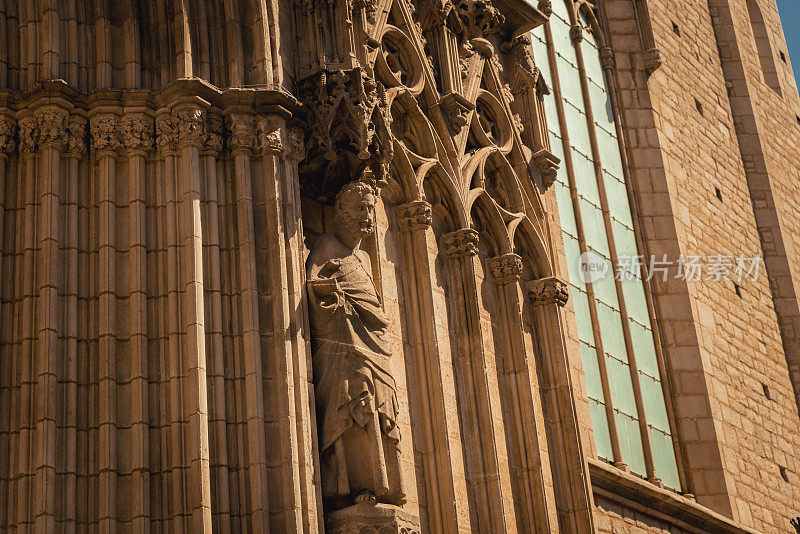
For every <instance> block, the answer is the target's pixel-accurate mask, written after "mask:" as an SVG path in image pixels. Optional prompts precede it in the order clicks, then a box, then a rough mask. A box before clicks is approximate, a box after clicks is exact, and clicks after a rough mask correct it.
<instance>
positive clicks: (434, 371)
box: [395, 200, 468, 532]
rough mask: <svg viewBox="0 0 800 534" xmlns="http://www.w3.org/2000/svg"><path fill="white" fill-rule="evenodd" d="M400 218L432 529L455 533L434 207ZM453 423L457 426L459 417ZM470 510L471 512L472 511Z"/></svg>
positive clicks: (403, 207)
mask: <svg viewBox="0 0 800 534" xmlns="http://www.w3.org/2000/svg"><path fill="white" fill-rule="evenodd" d="M395 217H396V219H397V227H398V229H400V230H401V231H402V246H403V251H402V258H403V260H404V264H403V266H404V271H405V273H406V276H404V277H403V286H404V288H405V299H406V305H405V309H406V311H407V319H406V322H407V324H408V325H409V329H410V332H409V335H408V339H409V343H410V345H411V347H412V354H413V358H414V360H413V361H414V363H413V365H414V371H415V375H416V377H415V378H416V380H415V382H416V387H415V393H416V395H415V396H416V397H417V398H418V400H417V403H416V406H418V408H417V409H418V410H419V414H418V415H419V417H416V416H415V414H414V406H415V404H414V401H413V400H411V402H410V404H411V408H410V409H411V410H412V417H413V419H414V420H415V421H418V424H419V425H420V427H421V430H422V435H423V436H424V439H423V440H418V441H417V442H416V444H417V446H418V447H419V448H420V449H421V450H422V456H423V460H422V462H423V470H424V472H425V495H426V505H427V508H428V510H427V520H428V528H429V529H431V530H432V531H434V532H455V531H457V530H459V528H458V527H459V525H458V515H457V513H456V509H457V507H458V506H459V505H461V506H463V504H464V503H457V502H456V497H455V489H454V487H453V486H454V484H453V469H452V462H453V461H454V459H453V458H452V457H451V451H450V443H449V438H448V436H449V432H448V420H447V414H446V408H445V402H446V401H445V393H444V380H443V373H442V368H441V358H440V355H439V342H438V339H437V335H436V310H435V309H434V304H433V289H432V286H433V284H432V282H431V265H430V261H429V254H428V250H429V248H430V247H429V246H428V245H429V244H428V237H427V230H428V228H430V226H431V223H432V213H431V206H430V204H428V203H427V202H425V201H424V200H416V201H412V202H409V203H407V204H400V205H398V206H397V207H396V208H395ZM410 393H411V392H409V396H411V394H410ZM450 424H453V422H450ZM454 424H456V425H457V424H458V421H455V422H454ZM465 515H467V516H468V512H467V513H465ZM463 526H464V527H467V525H463Z"/></svg>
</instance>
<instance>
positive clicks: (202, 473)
mask: <svg viewBox="0 0 800 534" xmlns="http://www.w3.org/2000/svg"><path fill="white" fill-rule="evenodd" d="M207 120H208V118H207V111H206V110H205V109H204V108H203V107H201V106H200V105H198V104H195V103H190V102H187V103H181V104H179V105H177V106H176V108H175V109H174V110H172V111H171V112H170V113H169V114H165V115H162V116H160V117H159V118H158V119H157V122H156V129H157V131H158V133H159V136H158V144H159V146H160V147H161V148H162V150H163V152H164V156H165V162H164V165H165V170H166V173H165V179H166V180H167V181H170V182H171V183H167V184H166V188H167V191H168V193H169V195H168V199H167V200H168V202H167V205H168V209H167V216H168V217H169V218H170V219H171V220H173V221H176V222H177V227H176V228H175V227H172V228H170V229H169V232H170V234H171V235H170V238H169V239H168V244H167V245H168V252H167V257H168V263H169V265H168V267H167V269H168V280H169V289H170V300H169V305H170V306H171V311H173V312H174V313H175V314H176V315H177V316H171V317H170V318H169V322H170V323H171V326H170V330H169V331H170V349H171V358H173V361H171V362H170V364H169V369H170V375H171V376H170V382H171V384H172V385H173V387H171V388H170V412H171V417H173V420H177V421H180V422H181V423H180V425H178V426H177V427H176V430H175V432H174V433H173V436H172V438H173V446H175V447H176V450H182V451H183V452H184V454H183V455H182V458H180V460H178V461H177V464H178V465H173V468H177V469H178V471H179V472H188V475H184V476H183V477H179V478H177V479H176V481H175V485H174V487H173V489H174V490H175V491H178V492H180V491H181V490H182V491H184V492H187V493H188V495H186V497H185V498H184V499H185V502H187V503H188V505H189V510H182V511H183V512H184V513H187V512H188V513H190V525H191V530H192V531H193V532H210V531H211V484H210V478H211V474H210V465H209V448H208V407H207V391H206V390H207V379H206V349H205V303H204V294H203V256H202V254H203V251H202V244H203V232H202V224H201V212H200V203H201V200H202V180H201V174H200V172H201V171H200V149H201V147H202V146H203V143H204V142H205V139H206V136H207V135H208V133H207V132H208V125H207ZM170 197H171V198H170ZM173 202H174V208H173V207H171V206H170V204H171V203H173ZM173 217H174V218H173ZM173 269H176V270H177V271H178V272H177V273H173V272H172V270H173ZM173 292H176V293H177V302H176V301H175V297H174V296H172V293H173ZM172 306H174V308H172ZM173 332H174V333H175V334H174V335H173V334H172V333H173ZM173 462H174V461H173ZM179 494H180V493H179Z"/></svg>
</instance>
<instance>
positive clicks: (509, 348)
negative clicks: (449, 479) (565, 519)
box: [486, 253, 557, 534]
mask: <svg viewBox="0 0 800 534" xmlns="http://www.w3.org/2000/svg"><path fill="white" fill-rule="evenodd" d="M486 264H487V267H488V272H489V274H490V276H491V279H492V282H494V284H495V285H496V287H497V297H498V302H497V311H498V312H499V313H500V316H501V317H502V318H503V320H502V321H501V323H502V324H501V328H502V342H503V345H504V346H503V352H504V354H503V357H502V362H503V363H502V369H503V374H502V375H501V376H500V377H499V379H500V382H501V391H502V392H503V393H504V395H505V397H506V403H505V404H506V406H507V407H508V410H509V412H510V413H509V415H510V417H509V419H510V421H509V423H508V426H511V425H513V428H511V429H510V430H511V432H510V434H511V436H513V437H512V439H511V440H509V441H510V442H511V443H512V444H513V445H512V448H511V450H512V451H513V453H512V454H510V456H511V458H512V459H511V461H512V466H513V469H512V471H516V472H518V473H519V476H518V477H513V480H512V483H513V484H515V485H516V487H517V491H518V494H519V499H518V500H519V502H520V503H521V514H520V515H521V518H520V519H521V525H523V526H522V530H524V531H526V532H540V533H542V534H548V533H550V532H555V531H556V530H557V525H556V524H553V525H551V523H550V517H549V515H548V510H554V509H555V502H554V501H553V500H552V497H551V496H549V495H547V493H546V490H545V487H546V483H545V479H544V473H543V471H542V463H543V462H542V456H541V447H540V445H539V435H540V434H539V429H538V428H537V425H536V415H537V412H538V413H539V414H541V413H542V407H541V405H540V403H538V402H536V400H535V399H534V397H533V392H534V385H535V384H536V382H538V379H537V377H536V368H535V367H534V366H531V365H529V355H528V354H526V352H525V340H524V339H523V337H522V333H523V326H522V315H521V309H520V304H521V303H520V299H519V291H518V289H517V288H518V287H519V286H518V283H519V279H520V275H521V274H522V258H520V257H519V256H517V255H516V254H513V253H511V254H504V255H502V256H497V257H495V258H489V259H488V260H487V262H486ZM542 430H544V429H542ZM542 435H544V433H542Z"/></svg>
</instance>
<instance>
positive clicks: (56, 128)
mask: <svg viewBox="0 0 800 534" xmlns="http://www.w3.org/2000/svg"><path fill="white" fill-rule="evenodd" d="M67 117H68V113H67V112H66V111H65V110H63V109H60V108H43V109H41V110H38V111H37V113H36V121H37V123H38V124H39V146H42V147H43V146H52V147H54V148H57V149H59V150H62V149H63V148H64V145H65V144H66V141H67Z"/></svg>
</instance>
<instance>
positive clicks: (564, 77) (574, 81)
mask: <svg viewBox="0 0 800 534" xmlns="http://www.w3.org/2000/svg"><path fill="white" fill-rule="evenodd" d="M557 64H558V78H559V80H560V82H561V96H562V97H563V98H564V100H566V101H567V102H569V103H570V104H572V105H573V106H575V107H576V108H578V109H580V110H581V111H583V110H584V109H586V106H585V104H584V102H583V92H581V75H580V72H579V71H578V69H577V68H576V67H575V66H574V65H571V64H570V63H569V62H568V61H567V60H565V59H564V58H562V57H560V56H559V58H558V61H557ZM585 128H586V126H585V125H584V129H585ZM570 135H571V134H570Z"/></svg>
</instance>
